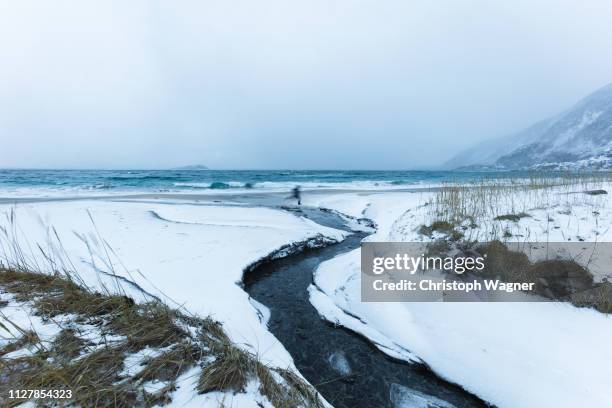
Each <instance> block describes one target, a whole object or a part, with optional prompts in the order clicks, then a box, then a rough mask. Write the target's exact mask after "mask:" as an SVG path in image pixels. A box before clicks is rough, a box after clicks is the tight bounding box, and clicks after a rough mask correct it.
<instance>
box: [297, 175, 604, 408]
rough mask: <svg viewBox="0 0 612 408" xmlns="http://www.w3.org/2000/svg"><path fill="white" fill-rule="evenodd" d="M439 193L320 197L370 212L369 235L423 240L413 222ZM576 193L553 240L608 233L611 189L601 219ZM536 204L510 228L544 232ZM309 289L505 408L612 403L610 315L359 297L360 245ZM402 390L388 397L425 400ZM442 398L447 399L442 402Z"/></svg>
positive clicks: (385, 341)
mask: <svg viewBox="0 0 612 408" xmlns="http://www.w3.org/2000/svg"><path fill="white" fill-rule="evenodd" d="M606 189H608V190H609V189H610V186H609V185H608V186H606ZM609 191H610V190H609ZM433 194H434V193H388V194H371V195H368V196H362V197H359V198H358V199H357V200H355V197H354V196H350V195H346V196H344V197H341V196H330V197H327V198H323V199H319V202H318V204H320V205H322V206H326V207H329V208H334V209H337V210H339V211H342V210H345V211H346V210H348V211H350V214H351V215H356V214H359V215H360V216H366V217H369V218H372V219H373V220H374V221H375V222H376V223H377V224H378V230H377V232H376V234H373V235H371V236H370V237H368V238H367V240H372V241H415V240H422V239H423V237H421V236H419V235H418V234H417V232H416V230H417V228H418V226H419V225H421V224H423V223H425V222H427V221H428V220H429V218H428V216H429V210H428V208H427V206H425V205H423V204H424V203H425V202H427V201H428V200H429V199H431V198H432V197H433ZM580 194H581V196H580V200H578V201H573V202H572V208H571V210H572V211H571V215H567V217H566V216H564V215H563V214H556V217H555V218H556V219H558V221H555V222H557V223H559V225H561V226H562V227H563V228H562V229H559V230H557V229H552V230H553V231H552V232H551V231H549V233H548V236H549V237H550V239H551V241H552V240H554V239H556V238H561V237H565V239H564V240H567V237H570V238H571V237H573V239H576V237H577V236H579V235H582V236H583V237H585V238H586V239H587V240H593V239H595V238H596V237H597V238H598V239H599V240H600V241H610V239H611V238H612V235H611V234H612V233H611V232H610V229H609V226H610V225H611V224H610V221H611V220H612V219H611V218H610V217H611V216H612V206H611V203H610V200H609V199H608V196H607V195H604V196H599V197H598V198H597V200H598V201H597V202H596V203H595V204H594V205H596V206H597V211H598V213H599V215H597V218H598V223H596V222H595V216H594V215H593V214H592V212H593V207H592V206H591V204H593V202H590V201H589V200H591V198H588V197H587V198H586V201H585V200H583V198H584V197H583V196H585V195H584V194H582V193H580ZM551 197H552V198H551V200H553V201H554V202H556V203H557V204H558V207H555V206H554V205H553V204H554V203H552V204H551V205H552V207H551V208H553V209H554V211H557V210H559V211H562V210H563V208H564V206H563V205H564V203H566V201H567V200H573V197H572V198H570V197H569V196H567V195H560V194H558V195H551ZM522 199H524V197H523V198H522ZM516 201H517V202H521V198H520V197H517V200H516ZM356 203H359V205H360V206H361V207H359V206H358V205H356ZM499 210H500V211H503V210H508V209H507V208H506V209H504V208H500V209H499ZM530 210H531V213H532V217H530V218H523V219H521V220H520V221H519V222H518V223H516V225H514V226H512V227H513V228H514V229H515V230H516V231H519V230H522V231H525V230H531V231H538V236H539V238H540V239H542V238H543V237H545V236H546V235H545V234H544V233H543V232H542V231H543V228H545V226H544V224H546V220H547V218H545V217H544V215H545V214H546V211H550V208H549V209H548V210H546V209H534V208H531V209H530ZM508 212H510V211H508ZM491 222H493V221H491ZM495 222H499V221H495ZM481 228H485V227H484V226H482V227H481ZM480 232H481V233H482V232H483V231H480ZM534 234H535V232H534ZM532 236H533V235H532ZM516 239H521V238H516ZM522 239H523V240H524V238H522ZM309 292H310V297H311V302H312V304H313V305H314V306H315V307H316V308H317V309H318V311H319V313H320V314H321V315H322V317H324V318H326V319H327V320H329V321H331V322H334V323H335V324H341V325H343V326H345V327H347V328H349V329H351V330H354V331H356V332H359V333H361V334H362V335H364V336H366V337H367V338H369V339H370V340H371V341H372V342H373V343H374V344H375V345H377V346H378V348H379V349H381V350H382V351H384V352H386V353H387V354H389V355H391V356H394V357H398V356H399V358H403V359H405V360H408V361H418V360H422V361H423V362H425V363H426V364H428V365H429V366H430V367H431V368H432V369H433V370H434V371H435V372H436V373H438V374H439V375H440V376H442V377H444V378H445V379H447V380H449V381H451V382H455V383H457V384H460V385H461V386H462V387H464V388H465V389H467V390H468V391H470V392H472V393H474V394H476V395H478V396H479V397H481V398H483V399H484V400H486V401H488V402H491V403H493V404H495V405H496V406H499V407H501V408H503V407H519V406H520V407H525V408H530V407H543V406H554V407H575V406H612V389H611V388H610V385H609V381H608V378H607V377H608V376H607V371H608V369H609V366H610V363H612V348H610V347H609V344H608V343H609V339H610V338H612V337H611V336H612V321H611V320H610V318H609V317H608V316H606V315H604V314H601V313H599V312H597V311H595V310H592V309H584V308H583V309H579V308H576V307H574V306H572V305H570V304H565V303H362V302H361V301H360V297H361V287H360V251H359V250H354V251H352V252H349V253H346V254H343V255H340V256H338V257H336V258H334V259H332V260H330V261H327V262H324V263H322V264H321V265H320V266H319V268H318V269H317V271H316V273H315V278H314V285H311V287H310V288H309ZM396 391H397V390H396ZM397 392H398V394H397V395H395V396H394V397H392V398H395V400H396V401H405V402H402V403H399V402H398V403H397V404H396V406H411V407H412V406H428V405H423V404H421V405H419V403H418V402H417V401H416V400H413V399H414V398H416V396H415V394H414V393H410V392H409V393H403V392H399V391H397ZM402 395H403V396H402ZM433 406H436V405H433ZM438 406H440V407H445V405H444V403H443V402H441V403H440V404H438Z"/></svg>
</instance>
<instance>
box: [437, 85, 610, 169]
mask: <svg viewBox="0 0 612 408" xmlns="http://www.w3.org/2000/svg"><path fill="white" fill-rule="evenodd" d="M445 167H447V168H450V169H456V168H464V169H470V168H473V169H483V168H490V169H526V168H527V169H612V84H609V85H607V86H605V87H603V88H601V89H599V90H597V91H596V92H594V93H592V94H591V95H589V96H587V97H586V98H584V99H583V100H581V101H580V102H578V103H577V104H576V105H574V106H573V107H572V108H570V109H568V110H567V111H565V112H563V113H561V114H559V115H557V116H555V117H552V118H550V119H546V120H543V121H541V122H538V123H536V124H534V125H532V126H530V127H528V128H527V129H525V130H523V131H521V132H518V133H515V134H512V135H510V136H505V137H503V138H499V139H494V140H489V141H486V142H483V143H481V144H479V145H477V146H475V147H473V148H471V149H468V150H466V151H463V152H461V153H459V154H458V155H456V156H455V157H453V158H452V159H451V160H449V161H448V162H446V164H445Z"/></svg>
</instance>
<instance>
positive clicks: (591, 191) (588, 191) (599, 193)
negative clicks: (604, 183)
mask: <svg viewBox="0 0 612 408" xmlns="http://www.w3.org/2000/svg"><path fill="white" fill-rule="evenodd" d="M584 194H588V195H602V194H608V192H607V191H606V190H587V191H585V192H584Z"/></svg>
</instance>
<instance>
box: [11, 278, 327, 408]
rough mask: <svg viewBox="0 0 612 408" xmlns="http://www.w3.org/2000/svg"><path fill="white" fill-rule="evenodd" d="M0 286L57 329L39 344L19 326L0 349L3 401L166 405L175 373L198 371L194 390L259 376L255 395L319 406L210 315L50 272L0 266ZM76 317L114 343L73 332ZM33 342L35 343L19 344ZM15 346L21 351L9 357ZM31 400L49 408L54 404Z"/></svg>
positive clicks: (230, 387) (280, 403) (237, 387)
mask: <svg viewBox="0 0 612 408" xmlns="http://www.w3.org/2000/svg"><path fill="white" fill-rule="evenodd" d="M0 289H2V290H3V291H5V292H7V293H10V294H11V295H12V297H13V299H14V300H15V301H16V302H18V303H19V304H21V305H22V306H24V307H29V308H31V309H32V311H33V312H34V314H36V315H38V316H40V317H41V318H43V319H44V320H45V321H47V322H49V323H50V322H53V321H56V319H57V321H58V322H59V321H61V322H62V323H61V324H62V325H63V327H62V328H61V330H60V331H59V333H58V334H57V335H55V336H54V338H52V339H47V340H45V341H41V340H40V339H39V338H38V336H37V335H36V334H35V333H33V332H27V331H25V330H24V331H22V332H21V335H20V336H19V337H18V338H16V339H14V340H13V341H11V342H9V343H8V344H7V345H5V346H4V347H3V348H2V349H1V350H0V355H4V356H5V357H4V358H3V359H2V360H1V361H0V377H1V378H2V380H3V381H2V382H1V383H0V404H1V405H2V406H16V405H17V404H19V403H22V402H23V400H2V398H3V397H5V396H6V395H8V394H7V392H8V390H9V389H16V388H19V389H64V390H72V395H73V397H72V399H71V400H70V402H71V403H73V404H75V405H78V406H87V407H147V406H153V405H156V404H162V405H163V404H167V403H168V402H170V401H171V399H172V393H173V392H174V391H175V390H176V381H177V379H178V378H179V377H180V376H181V375H183V374H185V373H186V372H187V371H188V370H189V369H191V368H193V367H201V368H202V369H201V374H200V377H199V382H198V386H197V390H193V392H194V393H195V392H200V393H205V392H210V391H223V392H242V391H244V390H245V387H246V385H247V383H249V382H250V381H258V382H259V384H260V392H261V394H262V395H264V396H265V397H267V398H268V400H269V401H270V402H271V403H272V404H273V405H274V406H276V407H300V406H305V407H311V406H315V407H318V406H320V405H321V404H320V401H319V398H318V396H317V393H316V391H315V390H314V389H313V388H312V387H311V386H310V385H308V384H307V383H305V382H304V381H303V380H302V379H301V378H300V377H298V376H297V375H295V374H293V373H291V372H289V371H285V370H279V369H276V368H271V367H268V366H266V365H265V364H263V363H261V362H260V361H259V360H258V359H257V357H256V356H255V355H253V354H251V353H249V352H248V351H245V350H242V349H240V348H238V347H237V346H236V345H234V344H233V343H232V342H231V341H230V340H229V338H228V337H227V335H226V334H225V332H224V331H223V328H222V326H221V324H220V323H219V322H216V321H214V320H212V319H210V318H205V319H202V318H199V317H197V316H188V315H186V314H184V313H183V312H179V311H177V310H176V309H172V308H170V307H168V306H167V305H165V304H163V303H161V302H159V301H157V300H152V301H149V302H145V303H137V302H135V301H134V300H132V299H131V298H129V297H126V296H124V295H112V294H109V293H107V294H103V293H99V292H95V291H93V290H91V289H89V288H86V287H84V286H82V285H79V284H77V283H76V282H75V281H74V280H71V279H70V278H69V277H67V276H63V275H61V274H59V273H57V274H54V275H44V274H39V273H32V272H26V271H23V270H21V271H17V270H12V269H2V268H0ZM1 306H2V305H0V307H1ZM4 306H6V304H4ZM83 323H87V325H88V326H89V327H91V326H93V327H96V328H98V329H99V330H100V334H101V337H106V336H113V338H114V340H113V341H103V342H102V343H99V344H93V343H92V342H91V339H87V338H84V337H83V336H82V335H81V333H80V331H79V330H78V327H79V325H82V324H83ZM3 324H8V325H10V322H4V323H3ZM57 324H59V323H57ZM194 333H197V334H194ZM33 344H35V345H37V347H28V346H32V345H33ZM24 348H28V350H27V351H26V352H23V353H19V354H17V355H15V356H13V357H11V353H14V352H16V351H19V350H22V349H24ZM145 348H147V349H153V350H159V353H157V354H156V355H154V356H152V357H147V358H143V359H142V361H141V362H140V367H139V369H138V370H137V372H136V373H133V374H126V371H125V369H126V368H127V367H125V363H126V359H127V358H128V356H130V355H132V354H133V353H136V352H139V351H141V350H143V349H145ZM32 350H33V351H32ZM7 356H8V357H7ZM148 382H162V383H163V386H162V387H161V389H160V390H158V391H157V392H155V393H148V392H147V391H146V390H145V387H144V385H145V384H146V383H148ZM36 404H37V405H38V406H47V405H53V401H51V400H37V401H36Z"/></svg>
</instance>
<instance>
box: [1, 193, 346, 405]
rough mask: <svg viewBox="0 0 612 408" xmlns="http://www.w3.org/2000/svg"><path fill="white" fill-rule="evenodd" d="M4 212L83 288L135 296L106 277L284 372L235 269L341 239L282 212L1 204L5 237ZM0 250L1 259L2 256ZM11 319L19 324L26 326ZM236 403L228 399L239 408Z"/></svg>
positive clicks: (127, 204) (144, 204)
mask: <svg viewBox="0 0 612 408" xmlns="http://www.w3.org/2000/svg"><path fill="white" fill-rule="evenodd" d="M11 212H14V214H15V216H16V220H17V221H16V223H15V225H17V226H18V228H16V231H17V233H16V236H17V238H18V239H19V241H20V243H21V247H22V248H24V249H25V250H28V249H31V248H36V245H37V244H40V245H41V247H42V248H45V249H46V250H48V251H49V252H50V253H52V254H53V256H54V257H55V258H56V259H58V260H59V259H60V258H64V261H63V262H64V263H66V264H68V263H69V261H68V260H67V259H66V258H69V260H70V262H71V263H72V264H73V265H74V268H75V269H76V270H77V272H78V273H79V274H80V276H81V277H82V278H83V279H84V280H85V282H86V283H87V284H88V285H90V286H94V287H101V286H106V287H108V288H111V289H116V290H124V291H127V292H129V293H130V294H132V295H134V296H141V297H142V296H143V295H142V294H141V293H140V292H139V291H138V290H136V289H135V288H134V287H132V286H130V285H129V284H128V283H126V282H125V281H119V283H120V284H121V288H120V289H119V288H118V281H117V280H116V279H114V278H113V277H110V276H108V275H106V274H104V273H103V272H106V273H112V274H116V275H117V276H120V277H122V278H126V279H129V280H132V281H134V282H135V283H136V284H137V285H138V286H139V287H141V288H142V289H143V290H145V291H146V292H147V293H149V294H150V295H152V296H157V297H160V298H162V299H164V300H166V301H167V302H169V303H170V304H171V305H175V306H177V307H182V308H185V309H186V310H187V311H188V312H190V313H197V314H199V315H201V316H212V317H213V318H215V319H217V320H219V321H221V322H222V323H223V327H224V328H225V330H226V332H227V333H228V335H229V336H230V338H231V339H232V340H233V341H234V342H236V343H237V344H238V345H240V346H241V347H244V348H247V349H249V350H251V351H252V352H253V353H255V354H257V355H258V356H259V357H260V359H261V360H262V361H263V362H264V363H267V364H270V365H271V366H276V367H283V368H287V367H289V368H291V367H294V365H293V361H292V359H291V356H290V355H289V354H288V353H287V351H286V350H285V349H284V347H283V346H282V344H281V343H280V342H279V341H278V340H276V338H275V337H274V336H273V335H272V334H271V333H270V332H268V331H267V328H266V324H265V323H266V320H267V318H269V312H266V309H265V308H264V307H260V306H254V305H253V303H252V301H251V300H250V299H249V296H248V294H247V293H246V292H244V291H243V289H242V288H241V287H240V283H241V281H242V275H243V271H244V269H245V268H246V267H247V266H249V265H251V264H252V263H254V262H255V261H258V260H259V259H261V258H263V257H266V256H268V255H270V254H272V253H274V252H275V251H278V250H279V249H282V248H284V247H285V246H286V245H287V244H290V243H295V242H302V241H306V240H310V239H314V238H319V239H321V238H325V239H326V240H328V241H340V240H342V239H343V238H344V236H345V234H346V233H344V232H342V231H338V230H334V229H331V228H326V227H322V226H320V225H318V224H315V223H313V222H312V221H310V220H308V219H305V218H301V217H297V216H295V215H293V214H292V213H289V212H287V211H281V210H277V209H271V208H261V207H245V206H240V207H238V206H211V205H198V204H196V203H188V204H186V203H185V201H181V202H180V203H179V202H169V201H164V203H158V202H154V201H153V200H149V201H139V200H131V201H130V200H122V201H113V200H111V199H108V200H90V201H87V200H84V201H55V202H40V203H28V204H20V205H18V206H15V207H13V206H9V205H3V206H0V214H1V213H6V216H4V215H2V216H1V217H0V224H2V225H4V226H5V227H8V229H9V231H11V230H12V229H11V228H10V227H11V225H10V214H11ZM92 220H93V222H92ZM51 227H52V228H54V229H55V231H57V235H58V236H59V237H60V241H61V243H59V242H57V240H56V239H55V238H54V236H55V232H54V231H53V230H52V229H51ZM4 245H6V242H5V243H4ZM0 249H2V252H5V250H6V249H7V248H6V246H5V247H3V248H0ZM28 252H29V251H28ZM31 252H32V255H31V256H30V257H29V262H30V263H31V264H37V265H39V266H41V267H42V268H43V269H44V260H43V259H42V257H41V256H40V255H39V253H38V252H36V251H31ZM5 253H6V252H5ZM283 253H286V249H285V252H283ZM64 254H66V256H64ZM4 261H6V259H5V260H4ZM58 262H60V261H58ZM70 266H72V265H70ZM5 309H6V308H5ZM12 317H13V318H16V319H17V318H19V320H18V321H20V322H22V321H24V319H25V317H24V316H13V315H12ZM38 326H39V325H37V328H38ZM223 398H224V399H226V401H225V402H226V405H228V406H229V405H231V404H228V401H227V398H226V397H223ZM240 398H243V397H240V396H238V395H236V396H232V397H231V398H229V399H230V400H232V401H238V402H237V404H238V405H234V406H240V407H242V406H243V405H242V404H243V402H242V400H240ZM244 398H247V397H244ZM198 399H199V397H198Z"/></svg>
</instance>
